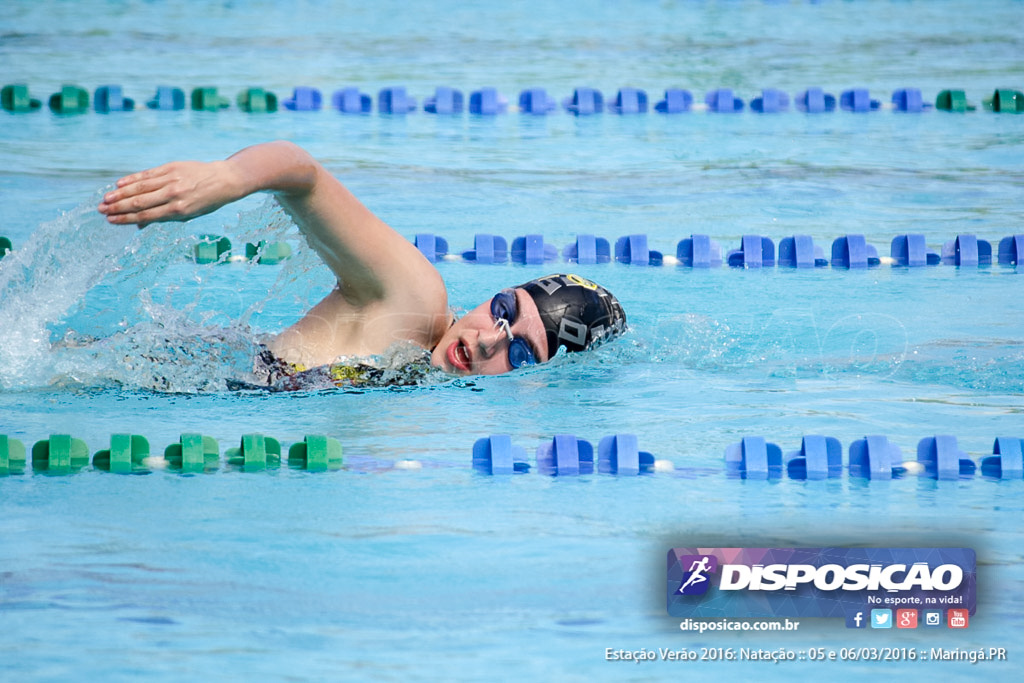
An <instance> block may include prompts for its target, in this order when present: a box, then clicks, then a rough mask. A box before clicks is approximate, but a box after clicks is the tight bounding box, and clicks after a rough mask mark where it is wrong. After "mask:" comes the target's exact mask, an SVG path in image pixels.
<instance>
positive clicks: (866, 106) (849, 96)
mask: <svg viewBox="0 0 1024 683" xmlns="http://www.w3.org/2000/svg"><path fill="white" fill-rule="evenodd" d="M839 106H840V107H841V108H842V109H845V110H846V111H850V112H854V113H868V112H872V111H877V110H878V108H879V107H881V106H882V103H881V102H879V101H878V100H873V99H871V94H870V93H869V92H868V89H867V88H852V89H850V90H845V91H843V94H842V95H840V96H839Z"/></svg>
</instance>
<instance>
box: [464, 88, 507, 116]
mask: <svg viewBox="0 0 1024 683" xmlns="http://www.w3.org/2000/svg"><path fill="white" fill-rule="evenodd" d="M506 111H508V100H507V99H506V98H505V97H504V96H502V94H501V93H499V92H498V91H497V89H495V88H481V89H480V90H477V91H474V92H472V93H470V95H469V113H470V114H476V115H478V116H496V115H498V114H504V113H505V112H506Z"/></svg>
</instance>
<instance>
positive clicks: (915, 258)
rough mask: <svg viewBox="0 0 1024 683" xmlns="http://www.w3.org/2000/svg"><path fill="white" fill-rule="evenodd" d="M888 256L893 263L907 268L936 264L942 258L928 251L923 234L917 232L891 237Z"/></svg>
mask: <svg viewBox="0 0 1024 683" xmlns="http://www.w3.org/2000/svg"><path fill="white" fill-rule="evenodd" d="M889 256H890V258H892V261H893V265H896V266H904V267H907V268H920V267H922V266H936V265H938V264H939V263H941V262H942V258H941V257H940V256H939V255H938V254H936V253H933V252H930V251H928V246H927V245H926V244H925V239H924V235H919V234H915V235H897V236H896V237H893V238H892V244H891V245H890V249H889Z"/></svg>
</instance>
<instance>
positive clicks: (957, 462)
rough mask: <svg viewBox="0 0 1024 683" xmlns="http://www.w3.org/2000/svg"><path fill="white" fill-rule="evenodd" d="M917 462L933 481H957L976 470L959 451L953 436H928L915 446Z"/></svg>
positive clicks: (965, 455)
mask: <svg viewBox="0 0 1024 683" xmlns="http://www.w3.org/2000/svg"><path fill="white" fill-rule="evenodd" d="M917 461H918V463H919V464H921V465H922V466H924V469H925V472H926V473H927V474H928V475H929V476H930V477H933V478H935V479H959V478H960V477H961V476H970V475H972V474H974V471H975V470H976V469H977V468H976V466H975V464H974V463H973V462H972V461H971V460H969V459H968V458H967V454H966V453H964V452H963V451H961V450H960V447H959V446H958V445H957V442H956V437H955V436H948V435H941V436H929V437H926V438H924V439H921V441H920V442H918V444H917Z"/></svg>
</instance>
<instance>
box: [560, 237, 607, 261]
mask: <svg viewBox="0 0 1024 683" xmlns="http://www.w3.org/2000/svg"><path fill="white" fill-rule="evenodd" d="M562 258H564V259H565V260H566V261H568V262H570V263H579V264H582V265H591V264H597V263H608V262H609V261H611V260H612V251H611V245H610V244H609V243H608V240H606V239H605V238H603V237H597V236H595V235H589V234H582V235H576V241H575V242H573V243H572V244H570V245H568V246H566V247H565V248H564V249H562Z"/></svg>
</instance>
